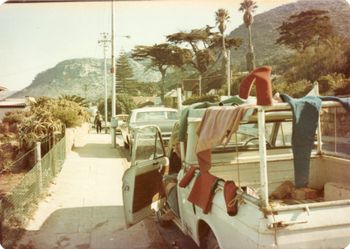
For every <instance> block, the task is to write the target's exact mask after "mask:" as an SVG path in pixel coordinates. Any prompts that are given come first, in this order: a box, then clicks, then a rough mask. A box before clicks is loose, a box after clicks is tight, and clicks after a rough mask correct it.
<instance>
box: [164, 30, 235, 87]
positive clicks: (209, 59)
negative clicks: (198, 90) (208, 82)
mask: <svg viewBox="0 0 350 249" xmlns="http://www.w3.org/2000/svg"><path fill="white" fill-rule="evenodd" d="M213 28H214V27H211V26H209V25H206V27H205V28H202V29H192V30H191V31H189V32H178V33H174V34H171V35H167V40H168V41H169V42H172V43H174V44H176V45H182V44H185V45H186V44H189V45H190V46H191V48H192V52H193V53H192V59H191V60H190V61H189V64H190V65H192V66H193V67H194V68H195V69H196V70H197V71H198V72H199V75H200V76H201V77H203V76H204V74H205V73H206V72H207V71H209V68H210V67H211V66H213V62H214V61H218V60H216V58H215V53H214V51H215V50H216V49H217V48H219V49H222V48H223V46H225V48H226V49H227V48H235V49H237V48H238V47H239V46H240V45H241V43H242V41H241V40H240V39H237V38H233V37H231V38H229V37H227V38H225V42H224V44H223V42H222V36H221V35H219V34H218V33H215V32H212V31H211V30H212V29H213ZM202 87H203V84H202Z"/></svg>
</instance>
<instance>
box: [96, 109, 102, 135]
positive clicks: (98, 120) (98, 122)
mask: <svg viewBox="0 0 350 249" xmlns="http://www.w3.org/2000/svg"><path fill="white" fill-rule="evenodd" d="M94 124H95V126H96V132H97V133H101V129H102V117H101V115H100V112H99V111H97V112H96V116H95V121H94Z"/></svg>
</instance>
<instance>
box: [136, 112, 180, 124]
mask: <svg viewBox="0 0 350 249" xmlns="http://www.w3.org/2000/svg"><path fill="white" fill-rule="evenodd" d="M154 120H177V112H173V111H149V112H139V113H137V114H136V121H139V122H144V121H154Z"/></svg>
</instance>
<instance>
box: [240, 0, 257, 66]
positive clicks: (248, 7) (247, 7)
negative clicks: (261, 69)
mask: <svg viewBox="0 0 350 249" xmlns="http://www.w3.org/2000/svg"><path fill="white" fill-rule="evenodd" d="M256 8H258V6H257V5H256V2H254V1H252V0H243V2H241V7H240V8H239V11H242V12H243V11H244V15H243V21H244V24H245V26H246V27H247V28H248V38H249V44H248V47H249V51H248V52H247V54H246V60H247V69H248V71H252V70H253V69H254V68H255V55H254V47H253V42H252V30H251V26H252V23H253V22H254V18H253V12H254V10H255V9H256Z"/></svg>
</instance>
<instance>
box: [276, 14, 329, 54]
mask: <svg viewBox="0 0 350 249" xmlns="http://www.w3.org/2000/svg"><path fill="white" fill-rule="evenodd" d="M327 14H328V11H325V10H308V11H302V12H300V13H299V14H296V15H292V16H290V17H289V18H288V21H287V22H283V23H282V25H281V26H279V27H278V31H279V33H280V36H279V38H278V39H277V41H276V43H277V44H280V45H286V46H287V47H290V48H292V49H295V50H297V51H300V52H301V51H305V50H306V49H307V48H308V47H310V46H315V45H319V44H320V43H323V42H324V41H326V40H327V38H329V37H332V36H334V31H333V27H332V24H331V22H330V18H329V16H328V15H327Z"/></svg>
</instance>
